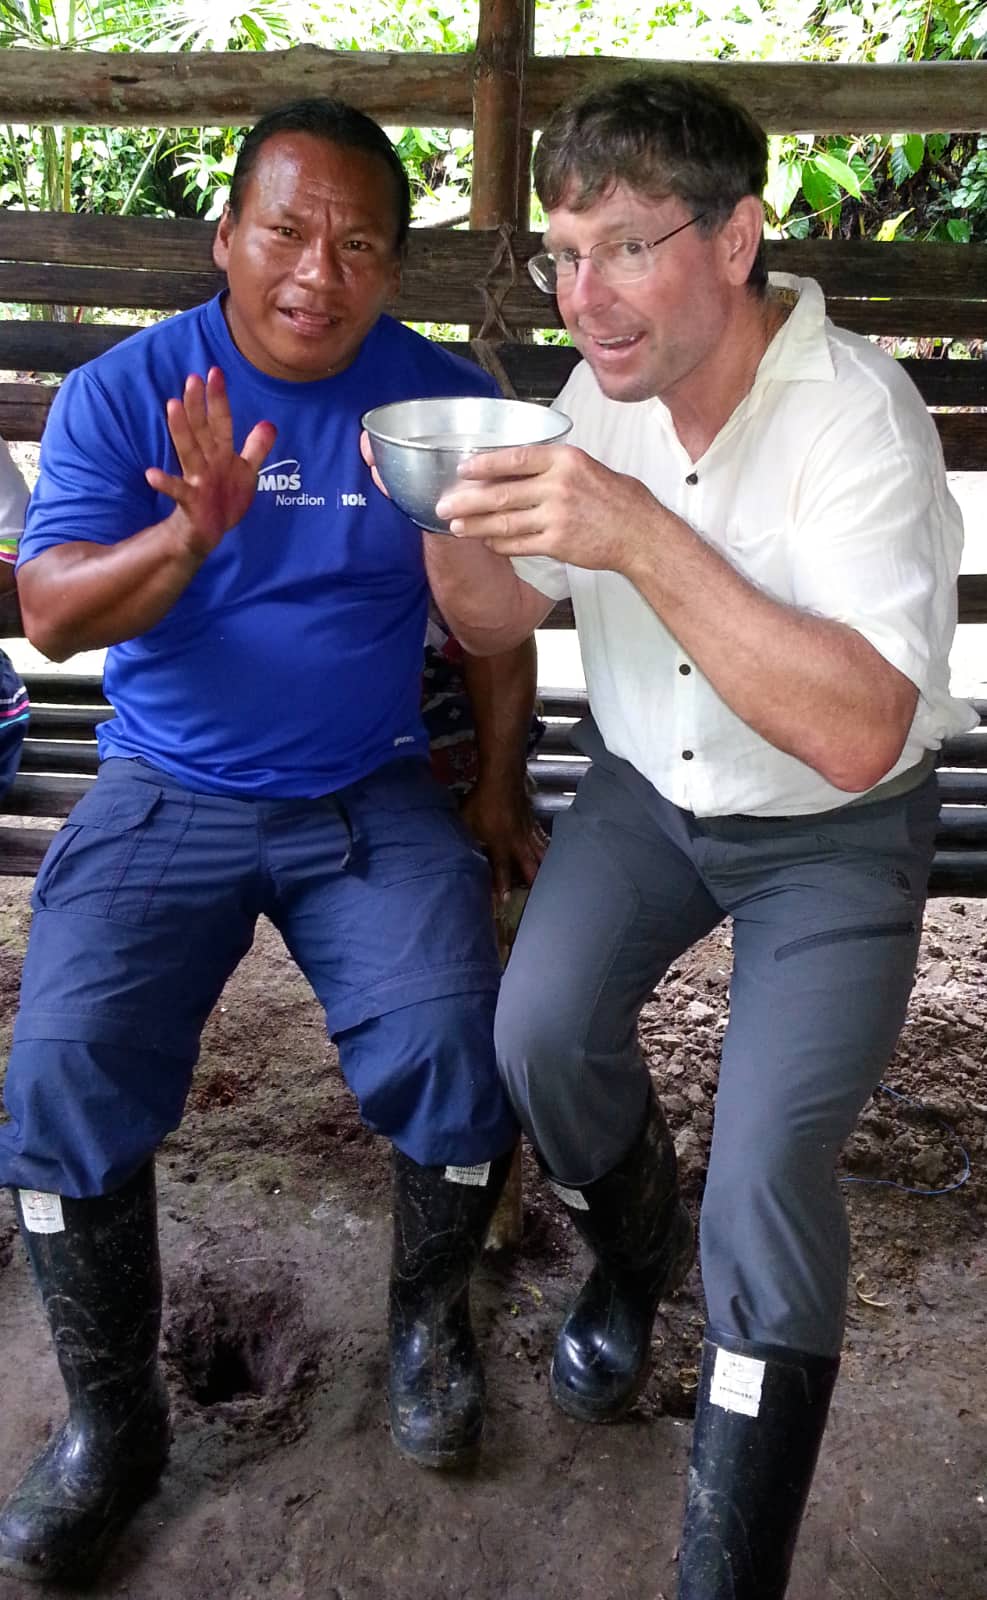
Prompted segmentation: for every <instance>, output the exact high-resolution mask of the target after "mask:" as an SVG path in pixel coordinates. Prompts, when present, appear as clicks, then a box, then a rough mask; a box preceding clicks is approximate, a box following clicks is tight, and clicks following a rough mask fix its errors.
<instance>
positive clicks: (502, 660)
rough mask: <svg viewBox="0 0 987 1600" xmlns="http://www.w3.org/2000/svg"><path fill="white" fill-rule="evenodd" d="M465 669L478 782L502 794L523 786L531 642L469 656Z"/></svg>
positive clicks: (532, 690)
mask: <svg viewBox="0 0 987 1600" xmlns="http://www.w3.org/2000/svg"><path fill="white" fill-rule="evenodd" d="M463 670H464V676H465V679H466V690H467V693H468V695H469V698H470V703H471V705H472V707H473V718H474V722H475V724H476V747H477V772H478V782H479V783H481V784H484V785H488V784H489V785H492V786H496V787H497V788H499V789H501V790H504V791H507V790H509V789H510V788H511V787H512V786H523V775H524V771H525V757H526V754H527V747H528V735H529V733H530V730H531V719H532V716H533V714H534V707H535V694H536V686H537V677H538V656H537V650H536V648H535V641H534V639H533V638H528V639H525V640H524V641H523V643H521V644H520V645H518V646H516V647H515V649H513V650H509V651H506V652H505V653H503V654H501V655H495V656H475V655H467V656H466V658H465V662H464V668H463Z"/></svg>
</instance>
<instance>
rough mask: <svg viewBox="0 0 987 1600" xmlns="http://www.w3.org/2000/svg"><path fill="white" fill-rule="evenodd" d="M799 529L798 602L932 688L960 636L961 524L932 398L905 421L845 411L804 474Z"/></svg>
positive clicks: (795, 545)
mask: <svg viewBox="0 0 987 1600" xmlns="http://www.w3.org/2000/svg"><path fill="white" fill-rule="evenodd" d="M920 403H921V402H919V404H920ZM791 538H792V551H791V553H792V568H791V571H792V582H793V595H792V599H793V602H794V604H795V605H797V606H800V607H802V608H803V609H805V610H807V611H809V612H814V613H816V614H817V615H819V616H823V617H827V618H830V619H831V620H833V621H836V622H842V623H844V624H845V625H846V626H847V627H850V628H853V629H854V630H855V631H856V632H857V633H859V634H861V635H862V637H863V638H865V639H866V640H867V641H868V642H869V643H870V644H872V645H873V646H874V649H875V650H877V651H878V652H879V654H880V655H882V656H883V657H884V658H885V660H886V661H889V662H890V663H891V665H892V666H894V667H897V669H898V670H899V671H900V672H902V673H903V674H904V675H905V677H907V678H909V679H910V680H911V682H912V683H914V684H915V686H916V688H917V689H918V690H919V692H920V693H925V692H927V691H928V690H929V689H930V688H931V687H932V686H933V683H934V681H937V680H938V677H939V676H940V675H941V673H940V670H939V669H940V668H941V657H942V654H943V652H944V651H948V649H949V645H950V643H951V640H952V632H953V628H954V626H955V614H956V578H957V573H958V571H959V564H960V555H961V551H962V543H963V526H962V518H961V517H960V513H959V509H958V507H957V506H956V504H955V502H954V501H953V499H952V496H951V495H950V494H949V491H948V489H947V487H946V478H945V472H944V469H943V465H942V454H941V451H940V447H939V441H938V438H937V437H936V434H935V430H934V426H933V424H932V422H931V420H930V419H929V418H928V415H927V413H926V412H925V410H924V407H923V409H922V414H921V416H920V417H919V416H917V415H914V416H908V415H907V414H906V417H905V420H904V426H903V427H902V426H899V425H897V424H892V423H890V422H889V421H886V420H885V419H879V420H878V421H877V423H876V425H875V423H874V419H869V418H867V417H866V416H856V417H855V416H854V415H853V414H851V415H849V416H846V417H844V418H842V419H841V420H840V422H839V424H838V426H837V427H835V428H834V430H833V437H832V438H831V439H829V440H827V442H826V448H825V450H823V451H820V450H819V448H818V443H817V448H816V449H815V450H814V451H813V456H812V459H811V460H810V463H809V465H808V468H807V471H806V472H805V473H804V474H803V479H802V482H801V484H800V488H799V494H798V504H797V509H796V515H795V518H794V521H793V527H792V530H791Z"/></svg>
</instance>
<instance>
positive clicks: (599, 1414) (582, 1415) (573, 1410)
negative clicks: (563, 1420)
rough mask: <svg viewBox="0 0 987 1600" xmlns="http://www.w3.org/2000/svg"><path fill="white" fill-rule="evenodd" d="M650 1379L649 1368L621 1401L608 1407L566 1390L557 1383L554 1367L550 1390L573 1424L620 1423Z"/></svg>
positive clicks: (563, 1412)
mask: <svg viewBox="0 0 987 1600" xmlns="http://www.w3.org/2000/svg"><path fill="white" fill-rule="evenodd" d="M647 1378H648V1370H647V1367H646V1368H645V1370H644V1371H643V1372H642V1373H641V1375H640V1377H639V1378H638V1380H637V1382H636V1383H635V1385H634V1387H633V1388H632V1389H631V1390H630V1391H629V1393H627V1394H626V1395H622V1396H621V1398H620V1399H619V1400H616V1401H614V1400H611V1401H610V1402H609V1403H608V1404H607V1405H599V1404H597V1405H594V1404H593V1403H592V1402H591V1401H586V1400H583V1399H582V1398H581V1397H579V1396H578V1395H574V1394H573V1393H572V1390H571V1389H565V1388H563V1387H562V1386H561V1385H560V1384H558V1383H557V1381H556V1377H555V1369H554V1367H553V1369H552V1373H551V1376H550V1377H549V1384H548V1390H549V1394H550V1395H551V1397H552V1399H553V1401H554V1402H555V1404H556V1405H557V1406H558V1408H559V1410H560V1411H561V1412H562V1414H563V1416H566V1417H569V1418H570V1419H571V1421H573V1422H595V1423H600V1422H603V1423H606V1422H619V1421H620V1419H621V1417H624V1416H626V1415H627V1413H628V1411H630V1409H631V1407H632V1406H633V1405H634V1404H635V1402H636V1401H637V1400H639V1399H640V1397H641V1392H642V1390H643V1388H644V1385H645V1383H646V1382H647Z"/></svg>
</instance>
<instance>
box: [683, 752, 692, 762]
mask: <svg viewBox="0 0 987 1600" xmlns="http://www.w3.org/2000/svg"><path fill="white" fill-rule="evenodd" d="M682 760H683V761H691V760H692V751H691V750H683V752H682Z"/></svg>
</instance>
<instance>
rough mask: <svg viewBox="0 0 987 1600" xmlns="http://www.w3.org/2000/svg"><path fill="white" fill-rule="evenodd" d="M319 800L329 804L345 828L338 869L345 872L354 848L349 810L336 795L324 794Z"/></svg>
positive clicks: (325, 804)
mask: <svg viewBox="0 0 987 1600" xmlns="http://www.w3.org/2000/svg"><path fill="white" fill-rule="evenodd" d="M320 801H321V803H322V805H324V806H329V807H330V808H331V809H332V810H333V811H334V812H335V813H336V815H337V817H338V818H339V820H340V822H341V823H342V824H343V827H344V828H345V829H346V849H345V850H344V851H343V859H342V860H341V861H340V863H339V865H340V869H341V870H342V871H343V872H346V871H347V870H348V868H349V865H350V862H351V861H352V860H353V851H354V848H355V837H354V833H353V822H352V820H351V818H350V814H349V812H348V811H347V809H346V807H345V806H344V805H343V802H342V800H340V798H339V796H338V795H335V794H324V795H321V796H320Z"/></svg>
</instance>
